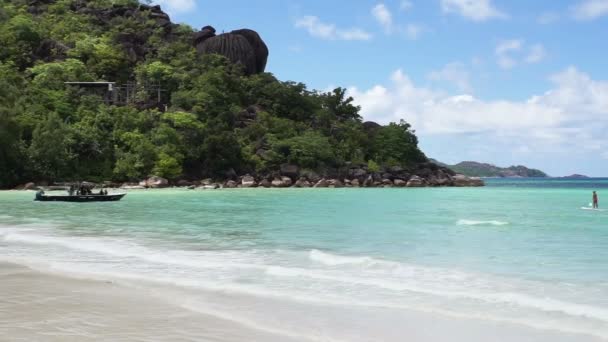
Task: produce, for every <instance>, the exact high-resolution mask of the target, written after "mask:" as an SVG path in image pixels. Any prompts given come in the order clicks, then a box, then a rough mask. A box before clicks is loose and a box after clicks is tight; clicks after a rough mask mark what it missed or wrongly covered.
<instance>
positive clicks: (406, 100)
mask: <svg viewBox="0 0 608 342" xmlns="http://www.w3.org/2000/svg"><path fill="white" fill-rule="evenodd" d="M550 80H551V82H552V84H553V87H552V89H551V90H549V91H547V92H546V93H544V94H542V95H537V96H531V97H529V98H528V99H526V100H524V101H507V100H496V101H484V100H481V99H478V98H476V97H475V96H473V95H470V94H466V93H465V94H456V95H452V94H449V93H447V92H445V91H442V90H437V89H431V88H427V87H419V86H417V85H415V84H414V82H413V81H412V80H411V79H410V78H409V77H408V76H407V75H406V74H405V73H404V72H403V71H402V70H397V71H395V72H394V73H393V74H392V75H391V81H390V82H389V84H388V85H376V86H373V87H372V88H370V89H368V90H359V89H358V88H356V87H351V88H349V95H351V96H353V97H354V99H355V101H356V103H357V104H358V105H360V106H361V107H362V114H363V116H364V118H365V119H366V120H373V121H377V122H380V123H387V122H391V121H399V119H405V120H406V121H408V122H410V123H411V124H412V125H413V127H414V128H415V129H416V130H417V131H418V132H420V133H421V134H422V135H436V134H439V135H441V134H488V135H489V136H491V137H493V138H496V139H504V140H505V141H507V142H508V141H512V142H517V143H518V146H519V147H520V148H522V146H524V147H525V146H527V147H532V148H536V147H541V146H542V147H545V148H547V149H553V150H558V149H559V148H561V147H564V146H566V147H568V146H569V147H570V148H574V147H576V148H582V149H585V150H601V149H608V141H606V139H605V138H604V134H605V132H606V130H608V81H596V80H593V79H591V78H590V77H589V76H588V75H587V74H585V73H582V72H580V71H579V70H577V69H576V68H574V67H570V68H567V69H566V70H564V71H562V72H560V73H558V74H555V75H553V76H551V78H550ZM527 147H526V148H527Z"/></svg>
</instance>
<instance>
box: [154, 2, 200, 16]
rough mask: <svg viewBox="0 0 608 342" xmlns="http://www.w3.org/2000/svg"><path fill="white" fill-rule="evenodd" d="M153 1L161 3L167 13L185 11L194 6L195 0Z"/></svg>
mask: <svg viewBox="0 0 608 342" xmlns="http://www.w3.org/2000/svg"><path fill="white" fill-rule="evenodd" d="M153 3H154V4H157V5H161V6H162V7H163V9H165V10H166V11H167V12H169V13H185V12H188V11H191V10H193V9H195V8H196V1H195V0H156V1H154V2H153Z"/></svg>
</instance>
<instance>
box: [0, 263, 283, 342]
mask: <svg viewBox="0 0 608 342" xmlns="http://www.w3.org/2000/svg"><path fill="white" fill-rule="evenodd" d="M0 293H2V296H0V336H2V337H1V338H0V340H2V341H28V342H32V341H45V342H51V341H62V342H65V341H85V340H86V341H290V339H289V338H286V337H285V336H281V337H280V338H278V337H277V336H273V335H272V334H265V333H263V332H260V331H259V330H253V329H248V328H247V327H244V326H241V325H238V324H235V323H232V322H229V321H225V320H221V319H218V318H215V317H211V316H207V315H203V314H200V313H196V312H194V311H190V310H186V309H183V308H180V307H178V306H176V305H171V304H170V303H166V302H163V301H162V300H159V299H158V298H155V297H154V296H152V295H149V294H146V293H145V291H138V290H136V289H132V288H128V287H124V286H121V285H118V284H116V283H114V282H109V281H96V280H83V279H75V278H68V277H62V276H59V275H54V274H49V273H42V272H38V271H35V270H32V269H30V268H27V267H25V266H21V265H17V264H12V263H0Z"/></svg>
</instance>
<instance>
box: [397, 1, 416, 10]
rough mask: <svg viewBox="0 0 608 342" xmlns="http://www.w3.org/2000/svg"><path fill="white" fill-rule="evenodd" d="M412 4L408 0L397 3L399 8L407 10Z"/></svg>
mask: <svg viewBox="0 0 608 342" xmlns="http://www.w3.org/2000/svg"><path fill="white" fill-rule="evenodd" d="M412 7H414V4H413V3H412V2H411V1H409V0H401V4H399V9H400V10H402V11H409V10H410V9H411V8H412Z"/></svg>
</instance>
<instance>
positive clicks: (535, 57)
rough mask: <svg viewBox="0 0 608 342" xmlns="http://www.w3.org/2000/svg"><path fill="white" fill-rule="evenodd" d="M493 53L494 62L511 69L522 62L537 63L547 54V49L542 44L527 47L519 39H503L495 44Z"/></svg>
mask: <svg viewBox="0 0 608 342" xmlns="http://www.w3.org/2000/svg"><path fill="white" fill-rule="evenodd" d="M494 53H495V54H496V63H497V64H498V66H500V67H501V68H503V69H511V68H513V67H515V66H517V65H518V64H520V63H522V62H525V63H528V64H534V63H539V62H541V61H542V60H543V59H545V57H546V56H547V51H546V50H545V47H544V46H543V45H542V44H534V45H532V46H530V47H527V46H526V44H525V42H524V41H523V40H521V39H508V40H503V41H502V42H500V43H499V44H498V45H497V46H496V49H495V50H494ZM524 53H525V55H524Z"/></svg>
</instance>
